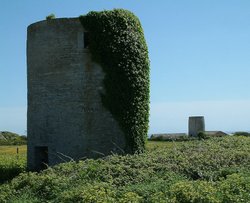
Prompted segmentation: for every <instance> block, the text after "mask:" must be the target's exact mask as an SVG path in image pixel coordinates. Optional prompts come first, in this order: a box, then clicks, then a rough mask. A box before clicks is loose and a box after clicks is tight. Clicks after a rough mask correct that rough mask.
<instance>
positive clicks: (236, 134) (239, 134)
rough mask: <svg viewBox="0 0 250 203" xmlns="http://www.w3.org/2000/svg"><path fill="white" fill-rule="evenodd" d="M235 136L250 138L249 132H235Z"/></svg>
mask: <svg viewBox="0 0 250 203" xmlns="http://www.w3.org/2000/svg"><path fill="white" fill-rule="evenodd" d="M234 135H235V136H245V137H250V133H248V132H235V133H234Z"/></svg>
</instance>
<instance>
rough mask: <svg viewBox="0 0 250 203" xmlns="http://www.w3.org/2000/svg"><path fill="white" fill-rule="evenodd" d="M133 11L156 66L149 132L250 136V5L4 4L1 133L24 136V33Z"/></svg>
mask: <svg viewBox="0 0 250 203" xmlns="http://www.w3.org/2000/svg"><path fill="white" fill-rule="evenodd" d="M113 8H124V9H128V10H130V11H132V12H134V13H135V15H137V16H138V17H139V19H140V21H141V23H142V26H143V28H144V32H145V37H146V41H147V43H148V47H149V56H150V61H151V99H150V100H151V104H150V105H151V111H150V132H149V133H164V132H187V122H188V116H191V115H204V116H205V121H206V129H207V130H224V131H238V130H245V131H250V91H249V89H250V88H249V87H250V85H249V82H248V80H249V77H250V68H249V67H250V57H249V56H250V20H249V19H250V1H248V0H238V1H236V0H220V1H218V0H203V1H200V0H189V1H186V0H175V1H173V0H154V1H152V0H151V1H150V0H144V1H142V0H74V1H70V0H54V1H51V0H40V1H34V0H22V1H20V0H1V1H0V25H1V32H0V39H1V47H0V75H1V79H0V93H1V97H0V131H3V130H8V131H13V132H17V133H20V134H25V133H26V108H27V99H26V94H27V86H26V29H27V26H28V25H29V24H31V23H33V22H36V21H40V20H44V19H45V17H46V16H47V15H49V14H51V13H54V14H55V15H56V17H77V16H79V15H81V14H86V13H87V12H89V11H91V10H96V11H98V10H104V9H106V10H108V9H113Z"/></svg>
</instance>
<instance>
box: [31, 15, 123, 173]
mask: <svg viewBox="0 0 250 203" xmlns="http://www.w3.org/2000/svg"><path fill="white" fill-rule="evenodd" d="M110 60H112V59H110ZM27 75H28V118H27V119H28V120H27V129H28V168H29V169H30V170H41V169H43V168H45V167H46V165H50V166H51V165H55V164H58V163H61V162H65V161H69V160H70V159H74V160H79V159H83V158H86V157H98V156H103V155H108V154H111V153H121V152H122V151H123V149H124V148H125V147H126V141H125V136H124V133H123V132H122V130H121V129H120V127H119V125H118V123H117V121H116V120H115V119H114V118H113V116H112V114H111V113H110V112H109V111H108V110H107V109H106V108H105V107H104V106H103V104H102V100H101V94H102V93H103V92H105V89H104V87H103V83H102V81H103V78H104V72H103V70H102V68H101V67H100V65H98V64H96V63H94V62H93V61H92V60H91V56H90V53H89V50H88V33H87V32H86V31H85V30H84V28H83V27H82V25H81V23H80V21H79V19H78V18H61V19H51V20H44V21H41V22H37V23H34V24H31V25H30V26H29V27H28V36H27Z"/></svg>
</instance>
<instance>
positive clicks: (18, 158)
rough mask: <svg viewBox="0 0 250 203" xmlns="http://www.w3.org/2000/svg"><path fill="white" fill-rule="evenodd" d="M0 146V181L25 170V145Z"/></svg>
mask: <svg viewBox="0 0 250 203" xmlns="http://www.w3.org/2000/svg"><path fill="white" fill-rule="evenodd" d="M18 149H19V153H18V154H17V147H16V146H0V183H1V182H4V181H6V180H10V179H12V178H14V177H15V176H17V175H18V174H19V173H21V172H24V171H25V170H26V146H19V147H18Z"/></svg>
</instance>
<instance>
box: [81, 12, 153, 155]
mask: <svg viewBox="0 0 250 203" xmlns="http://www.w3.org/2000/svg"><path fill="white" fill-rule="evenodd" d="M80 20H81V23H82V25H83V27H84V28H85V29H86V30H87V31H88V32H89V49H90V52H91V54H92V58H93V60H94V61H96V62H97V63H99V64H100V65H101V66H102V68H103V70H104V72H105V73H106V74H105V78H104V86H105V93H104V94H103V95H102V101H103V103H104V105H105V106H106V108H107V109H109V110H110V112H111V113H112V114H113V115H114V117H115V118H116V119H117V121H118V123H119V124H120V126H121V128H122V129H123V131H124V133H125V135H126V140H127V148H126V152H128V153H135V152H142V151H144V148H145V140H146V136H147V132H148V121H149V118H148V117H149V59H148V49H147V45H146V42H145V39H144V34H143V30H142V27H141V24H140V22H139V20H138V18H137V17H136V16H135V15H134V14H132V13H131V12H129V11H126V10H122V9H115V10H112V11H102V12H90V13H88V14H87V15H85V16H80Z"/></svg>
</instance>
